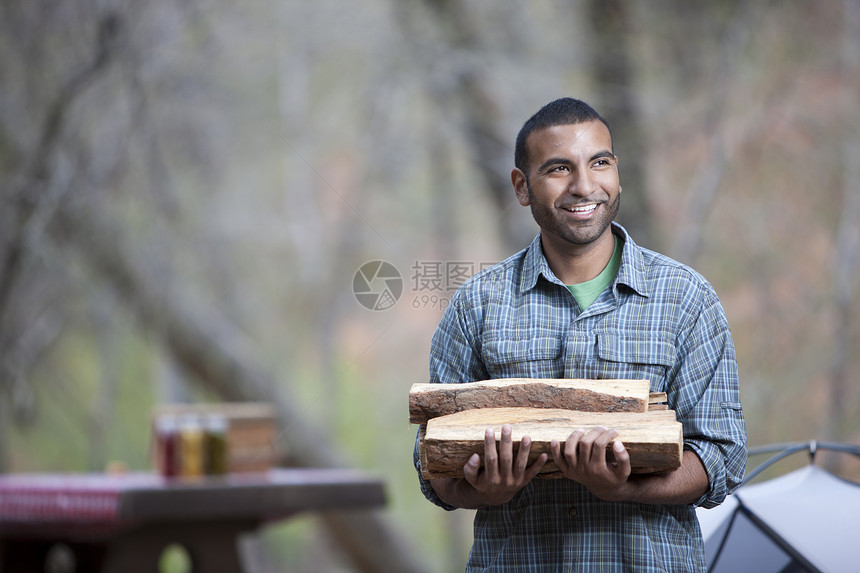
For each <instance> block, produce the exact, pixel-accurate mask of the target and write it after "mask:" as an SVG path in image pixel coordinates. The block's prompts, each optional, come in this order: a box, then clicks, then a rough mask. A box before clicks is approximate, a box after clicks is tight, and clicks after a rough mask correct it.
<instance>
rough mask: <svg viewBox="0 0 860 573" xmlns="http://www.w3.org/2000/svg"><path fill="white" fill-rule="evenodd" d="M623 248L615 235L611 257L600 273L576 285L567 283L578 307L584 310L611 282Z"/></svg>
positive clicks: (621, 242)
mask: <svg viewBox="0 0 860 573" xmlns="http://www.w3.org/2000/svg"><path fill="white" fill-rule="evenodd" d="M623 248H624V241H623V240H622V239H619V238H618V236H617V235H616V236H615V248H614V249H613V251H612V258H611V259H609V263H607V265H606V267H605V268H604V269H603V270H602V271H600V274H599V275H597V276H596V277H594V278H593V279H591V280H590V281H585V282H584V283H579V284H577V285H567V288H569V289H570V292H571V293H572V294H573V297H574V298H575V299H576V302H578V303H579V308H581V309H582V310H585V309H586V308H588V307H589V306H591V303H593V302H594V301H596V300H597V297H599V296H600V293H602V292H603V289H605V288H606V287H608V286H609V285H610V284H612V281H614V280H615V276H616V275H617V274H618V267H620V266H621V251H622V249H623Z"/></svg>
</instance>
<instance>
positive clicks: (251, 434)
mask: <svg viewBox="0 0 860 573" xmlns="http://www.w3.org/2000/svg"><path fill="white" fill-rule="evenodd" d="M212 416H217V417H220V418H222V419H223V420H224V422H225V424H226V427H225V431H226V436H225V439H226V456H227V459H226V465H227V467H226V470H227V471H228V472H230V473H241V472H260V471H265V470H267V469H269V468H271V467H273V466H276V465H278V462H279V461H280V459H281V457H282V455H283V452H282V451H281V448H280V447H279V440H278V432H279V430H278V423H277V418H276V413H275V408H274V406H273V405H271V404H268V403H256V402H238V403H237V402H232V403H217V404H163V405H160V406H158V407H156V408H155V409H154V411H153V416H152V425H153V430H152V431H153V436H155V434H156V433H157V430H156V427H157V426H158V421H159V420H160V419H163V418H172V419H174V420H176V421H177V422H178V423H179V425H180V426H181V423H182V420H184V419H188V418H195V419H196V420H198V422H199V423H200V424H204V421H205V420H206V419H208V418H210V417H212ZM203 429H204V431H205V428H203ZM177 431H178V432H179V433H181V427H180V428H178V430H177ZM155 442H156V440H155V439H154V440H153V444H155ZM156 465H159V462H157V456H156ZM158 469H159V470H162V468H161V467H158Z"/></svg>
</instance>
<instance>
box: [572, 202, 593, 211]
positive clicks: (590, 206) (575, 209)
mask: <svg viewBox="0 0 860 573" xmlns="http://www.w3.org/2000/svg"><path fill="white" fill-rule="evenodd" d="M595 209H597V205H596V204H594V203H592V204H591V205H585V206H584V207H568V208H566V210H567V211H570V212H571V213H590V212H591V211H594V210H595Z"/></svg>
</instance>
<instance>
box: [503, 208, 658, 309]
mask: <svg viewBox="0 0 860 573" xmlns="http://www.w3.org/2000/svg"><path fill="white" fill-rule="evenodd" d="M612 232H613V233H615V234H616V235H618V236H620V237H621V238H622V239H624V250H623V251H622V252H621V266H620V267H619V269H618V276H617V277H616V279H615V283H616V284H624V285H627V286H628V287H630V288H631V289H633V290H634V291H636V292H637V293H638V294H640V295H642V296H645V297H647V296H649V293H648V281H647V280H646V278H645V276H646V275H645V260H644V258H643V256H642V251H641V249H640V248H639V246H638V245H637V244H636V243H635V242H634V241H633V239H631V238H630V235H628V234H627V230H626V229H625V228H624V227H622V226H621V225H619V224H618V223H612ZM541 275H543V277H544V278H545V279H546V280H548V281H549V282H552V283H555V284H559V285H562V286H564V283H562V282H561V281H560V280H559V279H558V277H556V276H555V274H554V273H553V272H552V270H551V269H550V268H549V263H547V261H546V257H544V254H543V249H542V248H541V244H540V233H538V234H537V236H536V237H535V238H534V240H533V241H532V243H531V245H529V247H528V249H527V250H526V256H525V260H524V261H523V272H522V275H521V278H520V292H523V293H525V292H527V291H529V290H531V289H533V288H534V287H535V285H536V284H537V281H538V277H540V276H541Z"/></svg>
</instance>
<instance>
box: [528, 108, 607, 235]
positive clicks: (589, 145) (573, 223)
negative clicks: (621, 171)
mask: <svg viewBox="0 0 860 573" xmlns="http://www.w3.org/2000/svg"><path fill="white" fill-rule="evenodd" d="M526 145H527V146H528V152H529V175H528V177H526V176H525V174H524V173H523V172H522V171H520V170H518V169H515V170H514V171H513V173H512V174H511V178H512V181H513V183H514V188H515V190H516V194H517V198H518V199H519V202H520V204H521V205H529V206H530V207H531V210H532V216H534V219H535V221H536V222H537V224H538V226H539V227H540V228H541V232H542V235H543V237H544V239H545V240H549V241H552V242H553V243H554V244H556V245H557V246H558V247H559V248H562V249H569V248H570V247H574V246H585V245H589V244H591V243H594V242H595V241H597V240H598V239H599V238H601V237H604V236H605V234H606V233H611V230H609V228H610V224H611V223H612V220H613V219H614V218H615V215H616V214H617V213H618V208H619V205H620V196H619V193H620V189H621V187H620V186H619V183H618V167H617V162H618V158H617V157H616V156H615V155H614V154H613V153H612V138H611V136H610V134H609V129H607V127H606V126H605V125H603V123H602V122H600V121H591V122H587V123H578V124H574V125H557V126H553V127H549V128H546V129H541V130H538V131H534V132H532V133H531V134H530V135H529V136H528V138H527V139H526Z"/></svg>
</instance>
